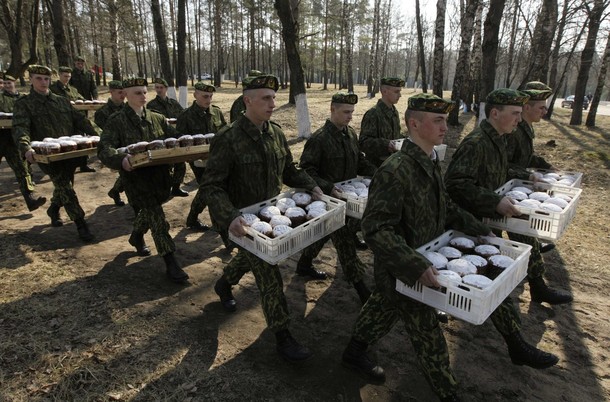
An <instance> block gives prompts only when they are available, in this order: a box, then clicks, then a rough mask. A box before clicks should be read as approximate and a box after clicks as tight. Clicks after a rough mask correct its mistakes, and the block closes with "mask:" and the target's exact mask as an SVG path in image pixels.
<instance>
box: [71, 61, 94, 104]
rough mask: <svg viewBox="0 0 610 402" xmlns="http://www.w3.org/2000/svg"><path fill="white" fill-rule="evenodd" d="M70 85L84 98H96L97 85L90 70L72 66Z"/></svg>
mask: <svg viewBox="0 0 610 402" xmlns="http://www.w3.org/2000/svg"><path fill="white" fill-rule="evenodd" d="M70 85H72V86H73V87H74V88H76V90H77V91H78V93H79V94H81V95H82V97H83V98H85V99H86V100H93V99H97V85H95V80H94V79H93V74H92V73H91V71H87V70H82V71H81V70H79V69H78V68H74V69H73V70H72V78H70Z"/></svg>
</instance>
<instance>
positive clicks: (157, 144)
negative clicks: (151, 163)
mask: <svg viewBox="0 0 610 402" xmlns="http://www.w3.org/2000/svg"><path fill="white" fill-rule="evenodd" d="M146 149H147V150H149V151H154V150H156V149H165V142H164V141H163V140H154V141H151V142H149V143H148V145H147V146H146Z"/></svg>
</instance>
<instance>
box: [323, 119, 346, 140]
mask: <svg viewBox="0 0 610 402" xmlns="http://www.w3.org/2000/svg"><path fill="white" fill-rule="evenodd" d="M324 129H325V130H327V131H328V132H329V133H331V134H332V135H334V136H337V137H346V136H347V135H348V133H349V126H347V127H344V128H343V129H340V128H338V127H337V126H336V125H335V123H333V122H332V121H330V119H326V123H324Z"/></svg>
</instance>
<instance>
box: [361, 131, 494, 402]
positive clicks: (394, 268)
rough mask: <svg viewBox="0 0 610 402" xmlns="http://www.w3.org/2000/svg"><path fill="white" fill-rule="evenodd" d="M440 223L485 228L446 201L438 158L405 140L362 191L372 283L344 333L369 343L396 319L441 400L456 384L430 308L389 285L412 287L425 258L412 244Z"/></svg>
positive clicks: (437, 231)
mask: <svg viewBox="0 0 610 402" xmlns="http://www.w3.org/2000/svg"><path fill="white" fill-rule="evenodd" d="M448 227H449V228H455V229H458V230H462V231H464V232H466V233H469V234H472V235H480V234H487V233H489V228H487V226H486V225H484V224H483V223H481V222H480V221H477V220H476V219H475V218H474V217H473V216H472V215H470V214H468V213H466V212H465V211H463V210H462V209H460V208H458V207H457V205H455V204H454V203H453V202H452V201H451V199H449V197H448V196H447V194H446V192H445V188H444V185H443V180H442V175H441V169H440V166H439V164H438V162H436V161H435V160H432V159H430V157H429V156H428V155H426V154H425V152H424V151H423V150H422V149H421V148H420V147H419V146H417V145H416V144H414V143H412V142H410V141H406V142H405V144H404V145H403V147H402V149H401V150H400V151H399V152H396V153H395V154H393V155H392V156H390V157H389V158H388V159H387V160H386V161H385V162H384V163H383V164H382V165H381V167H380V168H379V169H378V170H377V172H376V173H375V176H374V177H373V181H372V183H371V187H370V189H369V197H368V202H367V207H366V210H365V212H364V216H363V219H362V231H363V232H364V235H365V239H366V242H367V244H369V246H370V248H371V250H372V251H373V253H374V255H375V260H374V261H375V262H374V270H375V283H376V288H375V291H374V292H373V294H372V295H371V297H370V298H369V300H368V301H367V302H366V304H365V305H364V307H363V308H362V310H361V311H360V315H359V316H358V320H357V322H356V325H355V327H354V331H353V334H352V335H353V338H354V339H356V340H358V341H360V342H365V343H366V344H372V343H374V342H376V341H378V340H379V339H381V338H382V337H383V336H384V335H385V334H387V333H388V332H389V331H390V330H391V329H392V327H393V326H394V324H395V323H396V322H397V321H398V320H399V319H402V321H403V322H404V324H405V327H406V330H407V334H409V336H410V338H411V343H412V344H413V348H414V349H415V352H416V354H417V358H418V361H419V364H420V366H421V367H422V369H423V372H424V375H425V377H426V379H427V380H428V382H429V383H430V386H431V387H432V388H433V390H434V391H435V392H436V393H437V394H438V395H439V396H440V397H441V398H443V397H447V396H449V395H452V394H454V393H455V392H456V389H457V382H456V380H455V378H454V377H453V374H452V373H451V367H450V364H449V354H448V351H447V345H446V342H445V338H444V336H443V332H442V330H441V328H440V327H439V324H438V319H437V318H436V310H435V309H433V308H431V307H429V306H426V305H424V304H422V303H419V302H417V301H415V300H413V299H411V298H409V297H407V296H404V295H402V294H400V293H398V292H396V290H395V286H396V279H400V280H401V281H403V282H405V283H407V284H409V285H413V284H414V283H415V282H416V281H417V280H418V279H419V278H420V276H421V275H422V273H423V272H424V271H425V270H426V269H428V267H429V266H430V262H429V261H428V260H427V259H426V258H424V257H423V256H422V255H421V254H419V253H418V252H417V251H415V249H416V248H417V247H419V246H421V245H423V244H425V243H427V242H429V241H431V240H433V239H435V238H436V237H438V236H440V235H441V234H443V233H444V232H445V230H446V228H448Z"/></svg>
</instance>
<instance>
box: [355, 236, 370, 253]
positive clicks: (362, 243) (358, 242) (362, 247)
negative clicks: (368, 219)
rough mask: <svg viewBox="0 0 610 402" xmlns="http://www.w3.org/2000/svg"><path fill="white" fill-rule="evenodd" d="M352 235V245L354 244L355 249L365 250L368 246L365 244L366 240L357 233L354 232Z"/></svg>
mask: <svg viewBox="0 0 610 402" xmlns="http://www.w3.org/2000/svg"><path fill="white" fill-rule="evenodd" d="M353 236H354V245H355V246H356V249H358V250H366V249H368V248H369V246H368V245H367V244H366V242H365V241H364V240H362V239H361V238H360V237H359V236H358V233H355V232H354V234H353Z"/></svg>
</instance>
